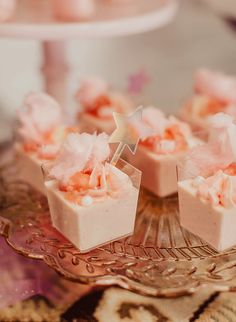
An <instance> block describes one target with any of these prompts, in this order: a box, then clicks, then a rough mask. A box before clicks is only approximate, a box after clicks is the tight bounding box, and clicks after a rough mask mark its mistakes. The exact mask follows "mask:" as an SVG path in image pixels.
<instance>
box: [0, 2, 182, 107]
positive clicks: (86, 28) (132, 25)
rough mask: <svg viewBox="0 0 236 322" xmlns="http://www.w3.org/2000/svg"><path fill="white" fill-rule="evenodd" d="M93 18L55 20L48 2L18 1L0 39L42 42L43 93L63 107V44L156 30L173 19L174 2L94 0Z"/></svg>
mask: <svg viewBox="0 0 236 322" xmlns="http://www.w3.org/2000/svg"><path fill="white" fill-rule="evenodd" d="M96 1H97V10H96V16H95V17H93V19H91V20H89V21H86V22H78V23H69V22H60V21H57V20H55V18H54V17H53V14H52V8H51V1H48V0H40V1H39V0H20V1H19V2H18V3H19V4H18V8H17V11H16V14H15V16H14V17H13V18H12V20H11V21H9V22H7V23H1V24H0V37H12V38H27V39H38V40H39V41H41V42H42V48H43V57H44V62H43V66H42V72H43V75H44V80H45V90H46V91H47V92H48V93H49V94H51V95H53V96H54V97H56V98H57V100H58V101H59V102H60V103H61V104H62V105H64V103H65V100H66V92H67V91H66V84H67V75H68V70H69V68H68V64H67V60H66V43H65V42H66V40H68V39H77V38H78V39H79V38H81V37H114V36H125V35H130V34H137V33H141V32H145V31H149V30H152V29H155V28H160V27H162V26H164V25H166V24H167V23H169V22H170V21H171V20H172V18H173V17H174V15H175V13H176V11H177V7H178V3H177V0H133V1H132V0H131V1H130V2H129V4H119V5H117V4H111V3H109V2H108V1H106V0H96Z"/></svg>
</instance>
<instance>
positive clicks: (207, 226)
mask: <svg viewBox="0 0 236 322" xmlns="http://www.w3.org/2000/svg"><path fill="white" fill-rule="evenodd" d="M211 122H212V125H211V126H212V127H211V130H210V135H209V141H208V143H206V144H205V145H202V146H201V147H196V148H194V149H193V151H191V152H190V153H189V155H187V157H186V159H185V160H184V162H183V163H182V164H180V166H179V168H180V171H179V182H178V192H179V208H180V209H179V210H180V223H181V225H182V226H183V227H184V228H186V229H188V230H189V231H191V232H192V233H194V234H196V235H198V236H199V237H201V238H202V239H204V240H205V241H206V242H208V243H209V244H210V245H212V246H213V247H214V248H216V249H217V250H219V251H222V250H225V249H227V248H229V247H232V246H234V245H235V244H236V234H235V225H236V216H235V213H236V145H235V135H236V126H235V124H234V123H233V119H232V118H230V116H228V115H224V114H222V113H220V114H216V115H215V116H214V117H212V119H211Z"/></svg>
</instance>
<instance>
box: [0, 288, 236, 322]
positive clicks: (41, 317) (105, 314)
mask: <svg viewBox="0 0 236 322" xmlns="http://www.w3.org/2000/svg"><path fill="white" fill-rule="evenodd" d="M0 321H1V322H13V321H14V322H16V321H22V322H28V321H29V322H34V321H36V322H47V321H48V322H57V321H60V322H69V321H70V322H77V321H78V322H194V321H196V322H234V321H236V294H230V293H225V294H218V293H214V294H211V295H209V294H207V292H205V293H201V294H198V295H196V296H191V297H182V298H179V299H175V300H173V299H168V300H166V299H153V298H147V297H144V296H140V295H137V294H134V293H131V292H128V291H126V290H122V289H119V288H114V287H112V288H109V289H106V290H94V291H92V292H90V293H89V294H87V295H85V296H82V297H81V298H80V299H79V300H77V301H75V302H74V303H73V304H71V305H69V306H68V307H67V308H66V307H63V306H61V305H55V304H53V303H52V302H50V301H49V300H48V299H47V298H46V297H44V296H37V295H36V296H33V297H31V298H30V299H27V300H23V301H21V302H18V303H16V304H15V305H11V306H9V307H7V308H4V309H1V310H0Z"/></svg>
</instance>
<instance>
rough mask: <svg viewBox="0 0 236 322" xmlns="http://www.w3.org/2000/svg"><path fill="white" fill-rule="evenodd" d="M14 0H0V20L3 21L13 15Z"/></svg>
mask: <svg viewBox="0 0 236 322" xmlns="http://www.w3.org/2000/svg"><path fill="white" fill-rule="evenodd" d="M15 9H16V0H0V22H5V21H7V20H9V19H11V17H12V16H13V14H14V12H15Z"/></svg>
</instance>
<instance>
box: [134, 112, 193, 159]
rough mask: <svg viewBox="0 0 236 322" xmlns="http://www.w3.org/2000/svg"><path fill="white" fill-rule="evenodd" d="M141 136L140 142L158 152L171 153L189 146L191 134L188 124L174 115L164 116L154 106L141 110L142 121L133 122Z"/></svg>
mask: <svg viewBox="0 0 236 322" xmlns="http://www.w3.org/2000/svg"><path fill="white" fill-rule="evenodd" d="M132 125H133V126H134V129H135V130H136V132H137V133H138V134H139V137H140V138H141V144H144V145H146V146H149V148H151V149H152V150H153V151H154V152H156V153H158V154H166V153H173V152H176V151H179V150H181V149H183V150H184V149H186V148H187V147H190V145H191V144H190V139H191V138H193V134H192V131H191V128H190V126H189V125H188V124H187V123H185V122H182V121H179V120H178V119H177V118H175V117H174V116H169V117H166V116H165V115H164V113H163V112H162V111H160V110H159V109H157V108H155V107H152V106H150V107H147V108H145V109H144V110H143V115H142V121H141V122H133V124H132Z"/></svg>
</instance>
